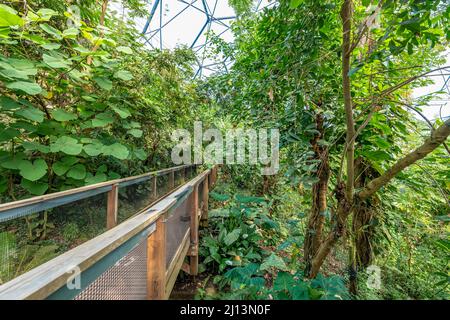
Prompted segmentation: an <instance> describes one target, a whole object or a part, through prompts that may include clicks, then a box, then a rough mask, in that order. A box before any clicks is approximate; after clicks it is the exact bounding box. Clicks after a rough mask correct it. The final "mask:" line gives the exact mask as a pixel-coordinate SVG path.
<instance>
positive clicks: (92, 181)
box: [85, 173, 108, 185]
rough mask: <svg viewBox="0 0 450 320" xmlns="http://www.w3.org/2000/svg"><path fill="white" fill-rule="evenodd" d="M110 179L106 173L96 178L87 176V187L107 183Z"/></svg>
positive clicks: (98, 174) (99, 174)
mask: <svg viewBox="0 0 450 320" xmlns="http://www.w3.org/2000/svg"><path fill="white" fill-rule="evenodd" d="M107 179H108V177H107V176H106V174H105V173H97V174H96V175H95V176H93V175H92V174H91V173H88V174H87V175H86V180H85V182H86V185H90V184H96V183H100V182H105V181H106V180H107Z"/></svg>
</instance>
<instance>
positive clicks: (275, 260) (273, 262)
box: [260, 252, 288, 271]
mask: <svg viewBox="0 0 450 320" xmlns="http://www.w3.org/2000/svg"><path fill="white" fill-rule="evenodd" d="M270 268H275V269H278V270H283V271H287V270H288V267H287V266H286V263H285V262H284V260H283V258H281V257H279V256H277V255H276V254H275V253H274V252H272V254H271V255H270V256H269V257H268V258H267V259H266V260H264V262H263V263H262V264H261V267H260V270H269V269H270Z"/></svg>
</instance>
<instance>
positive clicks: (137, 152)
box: [134, 149, 147, 161]
mask: <svg viewBox="0 0 450 320" xmlns="http://www.w3.org/2000/svg"><path fill="white" fill-rule="evenodd" d="M134 156H135V157H136V158H138V159H139V160H142V161H144V160H145V159H147V153H146V152H145V150H143V149H136V150H134Z"/></svg>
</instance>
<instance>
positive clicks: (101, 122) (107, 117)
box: [92, 112, 114, 127]
mask: <svg viewBox="0 0 450 320" xmlns="http://www.w3.org/2000/svg"><path fill="white" fill-rule="evenodd" d="M112 123H114V117H113V116H112V114H110V113H109V112H103V113H99V114H97V115H96V116H95V118H94V119H92V126H93V127H105V126H107V125H109V124H112Z"/></svg>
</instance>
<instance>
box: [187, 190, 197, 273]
mask: <svg viewBox="0 0 450 320" xmlns="http://www.w3.org/2000/svg"><path fill="white" fill-rule="evenodd" d="M189 201H190V206H189V208H190V209H191V212H190V214H191V248H190V253H189V264H190V274H191V275H192V276H196V275H197V274H198V184H196V185H195V186H194V190H193V191H192V194H191V197H190V199H189Z"/></svg>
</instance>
